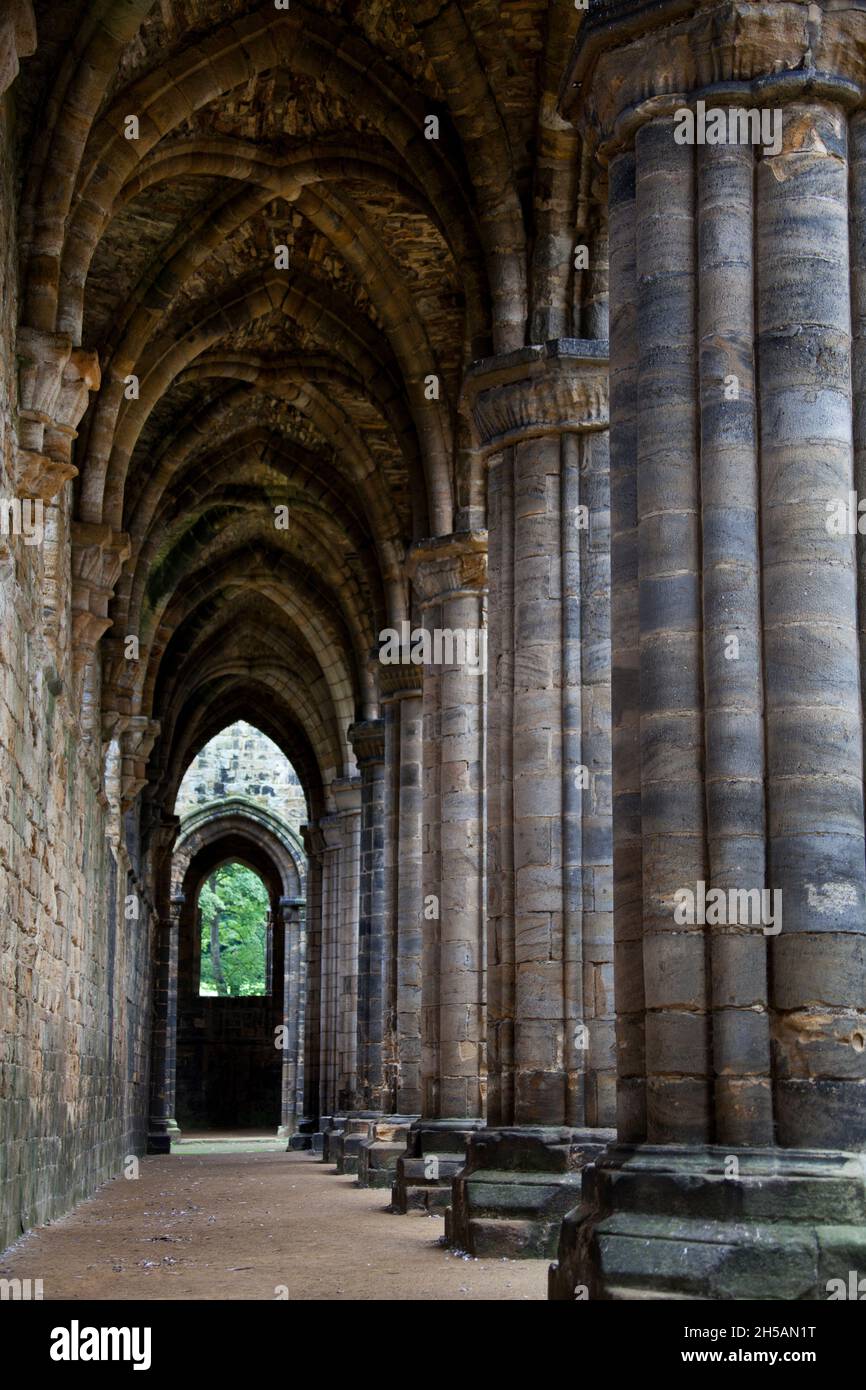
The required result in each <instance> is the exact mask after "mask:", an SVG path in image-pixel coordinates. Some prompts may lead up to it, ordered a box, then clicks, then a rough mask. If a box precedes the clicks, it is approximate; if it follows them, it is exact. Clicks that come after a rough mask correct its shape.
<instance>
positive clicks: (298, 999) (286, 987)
mask: <svg viewBox="0 0 866 1390" xmlns="http://www.w3.org/2000/svg"><path fill="white" fill-rule="evenodd" d="M304 906H305V904H304V899H303V898H281V899H280V911H281V914H282V921H283V933H284V942H285V946H284V953H283V1027H284V1029H285V1035H284V1037H283V1038H282V1054H283V1073H282V1105H281V1111H280V1128H279V1130H278V1134H279V1137H280V1138H285V1139H290V1138H291V1136H292V1135H293V1134H294V1133H295V1131H296V1130H297V1128H298V1123H299V1120H300V1117H301V1116H302V1114H303V1109H302V1107H303V1095H304V1081H303V1058H304V1051H303V1005H302V998H303V984H304V975H305V969H304V966H305V954H306V952H305V941H304V936H305V931H304Z"/></svg>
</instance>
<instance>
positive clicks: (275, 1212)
mask: <svg viewBox="0 0 866 1390" xmlns="http://www.w3.org/2000/svg"><path fill="white" fill-rule="evenodd" d="M241 1149H243V1150H244V1151H241ZM139 1171H140V1175H139V1177H138V1178H137V1179H132V1180H128V1179H124V1178H118V1179H116V1180H115V1181H114V1182H111V1183H108V1184H106V1185H105V1186H104V1187H102V1188H101V1189H100V1190H99V1192H98V1193H97V1194H96V1195H95V1196H94V1197H92V1198H91V1199H90V1200H89V1201H87V1202H82V1203H81V1205H80V1206H78V1207H77V1208H76V1209H75V1211H74V1212H72V1213H71V1214H70V1215H68V1216H65V1217H63V1218H61V1219H60V1220H59V1221H56V1222H53V1223H52V1224H51V1225H50V1226H43V1227H40V1228H39V1229H38V1230H36V1231H33V1232H31V1233H29V1234H28V1235H26V1236H24V1237H23V1238H22V1239H21V1240H20V1241H19V1242H18V1243H17V1244H16V1245H15V1246H13V1247H12V1249H11V1250H10V1251H7V1252H6V1254H4V1255H2V1256H0V1277H5V1278H16V1277H17V1278H20V1279H27V1278H30V1279H41V1280H42V1281H43V1297H44V1299H45V1300H49V1299H70V1298H71V1299H76V1298H80V1299H88V1298H93V1299H120V1300H123V1299H231V1298H239V1299H274V1298H277V1297H280V1296H283V1297H285V1294H282V1293H281V1291H282V1290H283V1289H285V1290H287V1294H288V1298H289V1299H290V1300H298V1299H302V1300H309V1299H347V1300H353V1299H388V1300H391V1299H424V1300H427V1299H434V1300H437V1301H438V1300H448V1299H455V1300H466V1301H471V1300H485V1299H488V1300H496V1301H501V1300H506V1299H521V1300H525V1299H544V1298H545V1297H546V1275H547V1261H545V1260H520V1261H504V1260H469V1259H465V1258H462V1257H461V1256H458V1255H454V1254H451V1253H450V1252H448V1251H446V1250H444V1249H443V1248H442V1247H441V1245H440V1244H439V1239H440V1237H441V1235H442V1233H443V1230H444V1221H443V1220H442V1219H441V1218H439V1217H430V1216H421V1215H412V1216H394V1215H392V1214H391V1213H389V1212H388V1211H387V1210H386V1208H387V1205H388V1201H389V1194H388V1193H387V1192H381V1191H372V1192H371V1191H362V1190H360V1189H359V1188H357V1187H355V1185H354V1182H355V1180H354V1178H350V1177H340V1176H338V1175H337V1174H336V1173H335V1171H334V1169H333V1167H332V1166H331V1165H325V1164H323V1163H321V1162H320V1161H316V1160H314V1159H312V1158H311V1156H310V1155H309V1154H307V1153H286V1152H285V1151H284V1145H283V1144H282V1143H281V1144H277V1143H276V1142H273V1141H272V1142H270V1143H262V1142H261V1141H259V1142H257V1141H255V1140H251V1141H250V1142H249V1143H248V1144H246V1145H240V1144H238V1143H237V1142H235V1143H234V1144H224V1143H221V1144H214V1143H210V1144H206V1143H192V1144H188V1145H185V1144H181V1145H180V1146H179V1148H178V1149H177V1151H176V1152H175V1153H174V1154H172V1155H171V1157H166V1158H145V1159H142V1160H141V1163H140V1170H139Z"/></svg>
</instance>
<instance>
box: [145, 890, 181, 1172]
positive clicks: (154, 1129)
mask: <svg viewBox="0 0 866 1390" xmlns="http://www.w3.org/2000/svg"><path fill="white" fill-rule="evenodd" d="M183 904H184V898H183V895H182V894H178V895H177V896H176V897H174V898H172V900H171V910H170V912H169V915H168V917H166V918H163V919H162V920H161V922H160V924H159V928H158V931H157V938H156V961H155V964H154V974H155V979H154V1021H153V1038H152V1042H151V1078H150V1118H149V1120H148V1134H147V1148H148V1152H149V1153H168V1152H169V1150H170V1148H171V1126H172V1121H173V1118H174V1107H175V1070H176V1065H177V972H178V942H179V933H180V914H181V910H182V908H183Z"/></svg>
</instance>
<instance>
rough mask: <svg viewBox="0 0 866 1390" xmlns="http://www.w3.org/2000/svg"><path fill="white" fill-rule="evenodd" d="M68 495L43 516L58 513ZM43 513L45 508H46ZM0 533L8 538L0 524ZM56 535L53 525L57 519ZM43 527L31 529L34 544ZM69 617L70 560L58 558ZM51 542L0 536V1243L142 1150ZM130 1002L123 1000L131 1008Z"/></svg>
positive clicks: (3, 115)
mask: <svg viewBox="0 0 866 1390" xmlns="http://www.w3.org/2000/svg"><path fill="white" fill-rule="evenodd" d="M13 145H14V115H13V111H12V105H11V98H10V95H9V94H8V93H7V94H6V97H5V98H3V99H2V100H0V219H2V221H0V258H2V259H0V282H2V285H3V293H2V295H0V499H2V500H9V499H11V498H13V497H14V496H15V442H16V440H15V411H16V407H17V359H16V343H15V333H14V325H15V321H16V317H17V312H18V305H17V298H18V294H17V285H16V265H17V246H16V242H15V230H14V229H15V225H16V197H17V189H16V187H15V183H14V179H15V175H14V169H15V158H14V150H13ZM70 490H71V489H70V485H69V484H67V485H66V488H65V494H66V495H65V496H63V495H61V497H60V498H59V499H58V506H57V508H56V509H54V508H52V509H51V510H52V511H55V510H56V512H57V514H59V515H61V516H62V515H63V513H66V514H67V515H68V510H69V507H70V497H69V495H68V494H69V492H70ZM48 510H49V509H48V508H46V513H48ZM7 529H9V528H8V527H7ZM61 533H62V534H63V533H65V528H63V527H61ZM48 534H49V533H48V531H47V530H46V535H48ZM59 559H60V563H61V566H62V569H61V573H62V574H65V581H64V583H63V584H62V586H61V592H62V593H63V595H64V603H65V605H66V610H67V611H66V614H65V615H64V619H65V620H64V626H65V627H67V628H68V619H69V602H70V600H69V594H70V589H71V586H70V584H69V553H68V546H66V547H64V549H63V550H62V551H61V553H60V556H59ZM51 564H53V560H49V547H48V546H46V545H45V544H32V545H28V544H25V540H24V537H23V536H21V535H15V534H9V535H3V534H2V533H0V1248H2V1247H4V1246H5V1245H7V1244H8V1243H9V1242H10V1241H12V1240H14V1239H15V1238H16V1237H17V1236H19V1235H20V1234H21V1232H22V1231H23V1230H26V1229H27V1228H28V1227H30V1226H32V1225H34V1224H36V1223H37V1222H42V1221H45V1220H48V1219H50V1218H52V1217H55V1216H57V1215H59V1214H60V1213H62V1212H64V1211H66V1210H68V1209H69V1207H70V1206H71V1205H72V1204H73V1203H74V1202H75V1201H77V1200H79V1199H81V1198H82V1197H85V1196H87V1195H89V1194H90V1193H91V1192H92V1191H93V1189H94V1187H96V1186H97V1184H99V1183H100V1182H103V1181H105V1180H106V1179H107V1178H109V1177H111V1176H112V1175H115V1174H117V1173H118V1172H120V1170H121V1167H122V1163H123V1159H124V1156H125V1155H127V1154H129V1153H132V1152H135V1153H140V1152H142V1151H143V1141H144V1131H145V1122H146V1096H147V1080H148V1076H147V1070H148V1068H147V1056H148V1034H147V1029H148V1019H149V1010H148V1008H147V1003H146V1001H147V999H148V993H149V989H150V950H149V929H148V922H149V915H148V911H147V907H146V905H145V904H144V903H143V902H140V904H139V912H138V917H137V919H136V918H131V919H130V920H128V921H127V920H125V918H124V903H123V898H124V895H125V894H131V893H133V892H134V890H135V885H134V881H133V880H132V878H131V876H130V877H129V878H128V875H127V865H128V861H127V859H126V854H125V850H124V849H123V847H122V846H121V845H120V844H119V843H117V842H116V841H115V843H114V844H113V845H112V844H109V841H108V839H107V838H106V830H107V826H108V818H107V813H108V803H107V801H106V798H105V796H104V793H103V791H102V790H101V778H100V767H99V760H100V757H101V749H100V747H99V743H98V741H91V742H88V741H87V740H86V738H85V737H84V735H83V732H82V730H81V728H80V726H79V722H78V720H79V711H80V709H81V703H80V700H79V698H78V693H77V690H76V685H75V678H74V676H73V673H72V671H71V669H70V667H69V662H68V660H67V659H66V657H65V655H64V653H65V652H66V651H67V650H68V647H67V646H66V645H65V644H64V645H61V646H58V644H57V642H56V640H53V639H52V634H51V624H50V619H48V618H46V613H45V610H46V608H49V609H50V607H51V604H50V602H49V601H47V595H48V585H47V583H46V571H47V570H48V569H50V565H51ZM130 1001H135V1002H133V1003H130Z"/></svg>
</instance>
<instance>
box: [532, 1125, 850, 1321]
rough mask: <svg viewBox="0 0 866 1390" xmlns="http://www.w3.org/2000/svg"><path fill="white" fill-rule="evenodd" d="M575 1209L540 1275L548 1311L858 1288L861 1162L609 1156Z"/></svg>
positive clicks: (682, 1150)
mask: <svg viewBox="0 0 866 1390" xmlns="http://www.w3.org/2000/svg"><path fill="white" fill-rule="evenodd" d="M582 1197H583V1199H582V1203H581V1205H580V1206H579V1207H577V1208H576V1210H574V1211H573V1212H570V1213H569V1215H568V1216H567V1217H566V1218H565V1220H564V1221H563V1224H562V1230H561V1233H560V1241H559V1252H558V1259H557V1260H556V1261H555V1262H554V1263H553V1264H552V1265H551V1267H550V1273H549V1283H548V1296H549V1298H551V1299H554V1300H556V1301H565V1300H567V1301H569V1302H571V1301H573V1300H574V1299H575V1298H577V1299H586V1298H589V1299H609V1300H626V1299H692V1300H695V1299H697V1300H718V1299H761V1300H765V1299H770V1300H772V1299H784V1300H786V1301H788V1300H807V1301H813V1302H816V1301H823V1300H827V1299H832V1298H850V1297H855V1298H857V1297H859V1294H858V1293H857V1292H855V1293H853V1294H852V1293H851V1292H850V1290H851V1288H854V1289H855V1290H857V1288H858V1287H859V1284H858V1281H859V1280H860V1279H861V1278H863V1279H866V1156H864V1155H863V1154H851V1153H839V1152H832V1151H829V1150H828V1151H824V1150H801V1149H737V1148H724V1147H721V1146H706V1147H702V1148H693V1147H686V1146H680V1145H670V1146H667V1145H666V1146H660V1145H650V1144H644V1145H616V1146H615V1147H613V1148H611V1149H609V1150H608V1151H607V1153H605V1154H604V1155H603V1156H602V1157H601V1158H599V1159H598V1160H597V1162H596V1163H594V1164H593V1165H592V1167H591V1168H589V1169H588V1170H587V1172H586V1174H585V1177H584V1184H583V1194H582ZM834 1281H838V1282H834ZM863 1288H864V1289H866V1282H864V1285H863ZM846 1290H847V1292H846Z"/></svg>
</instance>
